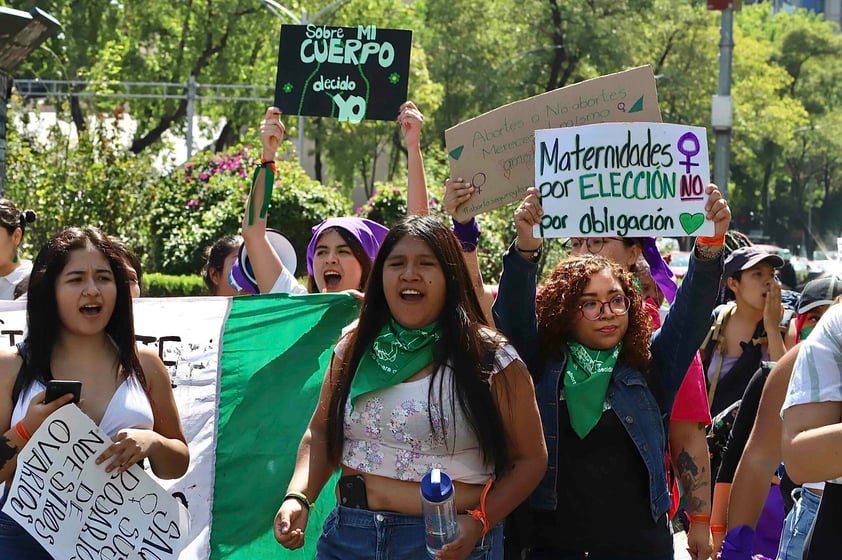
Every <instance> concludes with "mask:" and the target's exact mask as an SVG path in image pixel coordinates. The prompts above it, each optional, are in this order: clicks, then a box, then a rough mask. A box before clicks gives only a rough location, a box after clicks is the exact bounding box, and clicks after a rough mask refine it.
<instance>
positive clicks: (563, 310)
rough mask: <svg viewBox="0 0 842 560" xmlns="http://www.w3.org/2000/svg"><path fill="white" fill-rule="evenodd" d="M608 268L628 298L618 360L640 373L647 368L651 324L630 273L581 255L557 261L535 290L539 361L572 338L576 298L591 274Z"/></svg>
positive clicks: (559, 348) (609, 262)
mask: <svg viewBox="0 0 842 560" xmlns="http://www.w3.org/2000/svg"><path fill="white" fill-rule="evenodd" d="M604 270H608V271H610V272H611V275H612V276H614V278H616V279H617V280H619V281H620V284H621V285H622V287H623V293H624V294H625V295H626V296H627V297H628V298H629V300H631V306H630V307H629V313H628V316H629V326H628V330H627V331H626V335H625V336H624V337H623V350H622V352H621V353H620V359H621V360H625V361H626V362H627V363H628V364H629V365H631V366H633V367H635V368H637V369H639V370H640V371H642V372H644V373H648V371H649V362H650V360H651V359H652V355H651V354H650V352H649V339H650V338H651V336H652V325H651V321H650V318H649V314H648V313H647V312H646V310H645V309H644V307H643V297H642V296H641V295H640V293H639V292H638V291H637V289H636V288H635V286H634V283H633V277H632V274H631V273H629V272H626V271H625V270H624V269H623V268H622V267H621V266H620V265H619V264H617V263H615V262H614V261H611V260H609V259H606V258H605V257H600V256H599V255H585V256H582V257H572V258H569V259H567V260H564V261H561V262H560V263H559V264H558V265H557V266H556V267H555V269H554V270H553V272H552V274H550V277H549V279H548V280H547V281H546V282H545V283H544V286H543V287H542V289H541V290H540V291H539V293H538V297H537V301H536V311H537V314H538V348H539V352H540V357H541V361H542V363H546V361H547V359H548V358H549V357H550V356H552V355H553V354H556V353H558V352H559V350H561V349H562V348H563V347H564V345H565V343H567V341H569V340H571V339H572V334H573V324H574V322H575V321H578V320H579V319H580V317H578V316H577V314H578V313H579V310H578V308H577V305H578V302H579V298H580V297H581V295H582V292H584V291H585V288H586V287H587V285H588V282H589V281H590V279H591V276H593V275H594V274H597V273H599V272H602V271H604Z"/></svg>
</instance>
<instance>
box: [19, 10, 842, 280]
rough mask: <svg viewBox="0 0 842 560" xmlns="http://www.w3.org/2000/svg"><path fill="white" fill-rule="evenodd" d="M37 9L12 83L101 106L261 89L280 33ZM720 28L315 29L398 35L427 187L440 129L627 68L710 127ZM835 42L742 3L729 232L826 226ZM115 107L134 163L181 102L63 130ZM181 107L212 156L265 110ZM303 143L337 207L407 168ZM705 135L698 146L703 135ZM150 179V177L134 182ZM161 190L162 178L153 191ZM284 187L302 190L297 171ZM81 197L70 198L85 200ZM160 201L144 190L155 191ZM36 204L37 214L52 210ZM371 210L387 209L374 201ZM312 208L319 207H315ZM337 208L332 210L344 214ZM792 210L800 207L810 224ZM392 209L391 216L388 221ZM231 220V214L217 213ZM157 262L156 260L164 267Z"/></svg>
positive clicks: (694, 19) (501, 24)
mask: <svg viewBox="0 0 842 560" xmlns="http://www.w3.org/2000/svg"><path fill="white" fill-rule="evenodd" d="M330 3H331V2H330V0H314V1H311V0H296V1H289V2H284V5H285V6H286V7H288V8H289V9H290V10H291V12H292V13H294V14H302V13H303V12H304V11H305V10H306V12H307V14H308V15H309V16H310V17H312V16H314V15H315V14H317V13H318V12H319V10H320V9H322V8H323V7H325V6H327V5H328V4H330ZM10 4H11V5H12V6H13V7H17V8H21V9H29V8H31V7H32V6H33V5H34V2H32V1H31V0H13V1H11V2H10ZM38 5H39V7H41V8H43V9H46V10H48V11H50V12H51V13H53V14H54V15H56V17H57V18H58V19H59V20H60V21H61V22H62V23H63V25H64V32H63V34H62V35H61V36H58V37H55V38H53V39H51V40H49V41H48V43H47V45H46V47H45V48H42V49H39V50H38V51H37V52H35V53H33V55H32V56H30V57H29V59H28V60H27V61H26V63H25V64H24V66H23V67H22V68H21V69H20V71H19V72H18V76H21V77H42V78H62V79H85V80H92V81H94V82H96V83H98V84H100V85H96V86H92V89H95V90H96V91H97V92H98V93H110V94H116V93H117V92H115V91H114V89H113V87H112V86H109V85H107V83H108V82H110V81H112V80H122V81H150V82H153V81H166V82H173V83H185V82H186V81H187V79H188V77H190V76H193V77H195V78H196V80H197V81H198V82H200V83H232V84H255V85H262V84H265V85H271V84H272V83H273V81H274V73H275V68H276V62H277V37H278V32H279V27H280V24H281V22H280V21H279V20H278V19H277V18H275V16H274V15H272V14H270V13H269V12H268V11H267V10H266V9H265V7H264V6H262V5H261V4H260V2H258V1H257V0H233V1H231V0H228V1H223V0H207V1H205V2H193V1H188V2H162V1H161V0H150V1H149V2H121V1H116V2H115V1H111V0H90V1H86V2H81V3H80V2H76V1H71V0H48V1H46V2H39V3H38ZM719 16H720V13H719V12H716V11H709V10H707V9H706V7H705V2H702V1H701V0H682V1H680V2H675V1H673V0H590V1H588V2H563V1H561V0H522V1H519V2H514V1H512V0H505V1H499V2H480V1H479V0H416V1H414V2H402V1H400V0H348V1H346V2H344V3H341V5H340V6H339V7H338V8H337V9H335V10H334V11H332V12H330V13H327V14H322V15H321V16H320V21H319V23H323V24H326V25H350V26H353V25H357V24H360V23H364V24H374V25H377V26H378V27H393V28H403V29H412V30H413V54H412V66H411V76H410V90H409V97H410V99H412V100H414V101H415V102H416V103H417V104H418V106H419V108H420V109H421V110H422V112H424V113H425V115H426V116H427V120H426V123H425V127H424V134H423V141H424V143H425V146H424V150H425V156H426V159H427V160H428V161H427V169H428V173H429V174H430V183H431V184H436V185H439V186H440V185H442V184H443V183H444V180H445V179H446V177H447V175H448V172H447V165H446V162H447V159H446V157H444V156H443V153H442V151H441V148H442V146H443V135H444V130H445V129H446V128H448V127H450V126H453V125H454V124H456V123H458V122H460V121H463V120H465V119H467V118H471V117H474V116H476V115H478V114H480V113H482V112H484V111H487V110H489V109H492V108H494V107H497V106H500V105H503V104H505V103H507V102H511V101H515V100H518V99H523V98H524V97H527V96H530V95H534V94H537V93H541V92H543V91H546V90H548V89H552V88H555V87H559V86H564V85H568V84H571V83H575V82H577V81H580V80H584V79H588V78H592V77H595V76H598V75H602V74H606V73H610V72H615V71H619V70H622V69H624V68H627V67H629V66H633V65H640V64H650V65H652V67H653V69H654V71H655V73H656V74H657V75H658V76H659V81H658V92H659V98H660V105H661V111H662V115H663V118H664V120H665V121H666V122H678V123H685V124H692V125H700V126H708V123H709V122H710V99H711V96H712V95H713V94H714V93H715V92H716V85H717V74H718V65H717V59H718V46H717V45H718V42H719ZM838 31H839V30H838V28H837V27H836V26H834V25H832V24H829V23H827V22H825V21H824V20H823V19H822V18H821V17H820V16H815V15H810V14H808V13H806V12H803V11H798V12H796V13H794V14H787V13H783V12H782V13H778V14H776V15H773V14H772V11H771V10H770V5H769V3H761V4H759V5H746V6H745V7H744V9H743V10H741V11H740V12H737V13H736V15H735V29H734V35H735V43H736V46H735V49H734V55H733V85H732V94H733V100H734V128H733V135H732V148H731V149H732V160H731V170H730V171H731V175H730V176H731V184H730V185H729V198H730V200H731V202H732V207H733V208H734V210H735V214H736V216H735V217H736V221H737V225H738V226H739V227H741V228H742V229H745V230H752V229H760V230H763V231H765V232H766V234H767V235H769V236H770V237H772V238H773V239H775V240H777V241H778V242H780V243H782V244H787V245H792V244H793V239H795V238H798V239H800V238H801V237H802V236H803V237H808V238H809V237H810V236H811V235H813V234H815V235H816V236H817V237H821V236H822V235H823V234H825V233H828V232H834V231H838V230H839V229H840V228H842V216H840V215H839V212H838V210H837V211H834V209H835V208H838V204H839V203H840V202H842V189H840V187H839V186H838V185H839V184H840V179H842V177H840V173H842V155H840V150H839V147H840V145H841V144H842V138H841V137H842V129H840V127H839V122H840V119H841V118H842V116H841V115H842V108H840V100H842V93H841V92H842V88H840V87H839V84H840V83H842V66H840V65H839V64H838V60H840V55H842V44H841V43H840V42H842V36H840V34H839V33H838ZM238 93H243V92H238ZM115 106H120V107H122V108H125V109H126V110H128V111H129V112H130V113H131V115H132V117H133V118H134V119H136V120H137V121H138V127H137V131H136V133H135V134H134V137H133V138H132V142H131V149H132V151H133V152H135V153H140V154H145V153H146V152H147V151H149V150H157V149H158V147H159V146H160V142H157V139H159V138H161V136H162V135H163V133H164V132H165V131H167V130H170V129H172V130H174V131H176V132H179V131H182V132H183V127H184V120H185V119H184V116H185V113H186V101H184V100H181V99H144V100H134V101H132V102H131V105H130V106H128V105H127V104H126V103H124V100H121V99H120V98H119V97H117V98H102V97H99V98H84V99H83V98H80V97H75V98H73V99H72V100H71V101H70V103H69V104H66V105H65V106H64V107H61V106H60V110H62V111H66V112H67V113H68V114H69V117H64V118H65V119H70V118H72V120H73V121H74V122H75V123H76V126H77V129H78V130H85V129H86V128H89V127H90V128H97V127H96V126H92V125H91V124H90V123H91V122H93V121H91V120H90V119H86V116H90V115H96V114H98V113H99V112H107V113H111V112H112V111H113V110H114V107H115ZM196 109H197V112H198V114H201V115H203V116H209V117H211V119H214V120H215V122H224V123H226V126H225V127H224V129H223V132H222V133H221V138H220V142H218V143H217V144H216V145H215V146H214V147H213V149H215V150H221V149H222V148H223V145H224V144H228V145H232V143H234V142H235V140H236V139H237V138H238V137H239V136H240V135H243V134H247V133H246V132H245V129H244V128H243V127H242V126H241V125H242V124H243V123H246V124H249V125H253V124H256V123H257V122H259V119H260V116H261V115H262V113H263V110H264V103H234V102H230V103H226V102H210V101H203V102H199V103H198V106H197V108H196ZM286 124H287V125H288V127H289V128H288V132H289V133H290V134H291V135H292V136H293V137H294V135H295V134H296V133H297V130H296V126H297V124H296V119H290V118H287V119H286ZM86 134H87V133H85V134H81V136H82V137H85V136H86ZM95 134H99V133H95ZM307 135H308V137H310V138H313V139H314V140H315V141H316V149H315V154H314V155H315V159H316V162H317V165H316V169H317V171H316V178H317V179H321V178H322V177H330V178H331V181H332V182H333V184H334V185H335V187H336V188H337V189H339V190H341V191H342V192H343V193H344V194H345V195H349V194H350V192H351V191H352V190H353V189H354V188H358V187H364V189H365V192H366V195H367V196H368V197H371V196H373V195H374V194H375V184H377V183H378V182H385V183H384V184H387V185H390V186H391V185H395V186H396V188H398V189H399V190H401V189H402V188H403V187H402V185H403V184H405V170H404V168H405V158H404V151H403V147H402V145H401V144H402V143H401V137H400V132H399V128H398V126H397V125H396V124H394V123H389V122H380V123H363V124H361V125H350V124H348V123H342V124H340V123H338V122H335V121H331V120H329V119H324V118H322V119H312V118H308V119H307ZM709 138H710V142H709V145H710V146H711V148H712V147H713V145H714V141H713V134H712V131H711V134H710V136H709ZM83 144H84V140H82V141H80V145H81V146H83ZM27 145H28V144H26V142H24V145H23V146H22V147H14V146H12V145H11V142H10V148H11V149H18V150H23V149H25V147H26V146H27ZM74 157H75V156H74ZM148 157H151V156H148ZM208 157H209V156H208ZM121 161H122V160H121ZM132 161H134V160H132V159H131V158H129V159H126V160H125V165H126V166H127V167H130V165H129V162H132ZM139 161H145V160H144V159H143V158H141V159H140V160H139ZM198 161H199V160H197V164H198ZM68 165H69V164H68ZM118 167H119V166H118ZM322 169H323V170H324V172H322ZM383 170H385V171H383ZM32 175H33V176H38V171H37V170H32ZM18 176H19V177H20V176H21V175H18ZM185 177H186V175H185ZM90 178H91V177H88V178H87V179H90ZM87 179H85V178H84V177H81V178H77V177H74V180H77V181H83V180H87ZM154 179H155V177H154V173H150V174H149V177H147V178H145V179H144V181H147V182H148V181H150V180H154ZM169 180H173V179H172V178H170V179H168V180H167V181H165V183H166V182H168V181H169ZM217 180H218V179H213V181H217ZM219 180H221V179H219ZM298 183H300V184H302V185H310V184H309V183H307V180H306V179H305V178H304V176H303V174H302V176H301V177H300V181H298ZM142 184H143V181H141V185H142ZM76 185H77V186H82V185H83V184H82V183H76ZM84 187H85V188H84V190H85V192H88V191H95V190H97V188H98V187H89V186H88V185H87V184H85V185H84ZM240 187H242V185H240ZM131 188H134V187H133V186H132V187H131ZM139 188H142V187H139ZM232 188H233V184H232ZM308 188H309V187H308ZM314 188H315V187H314ZM67 189H68V192H67V193H66V196H67V197H69V199H71V200H74V204H75V203H76V202H75V199H74V197H79V198H82V199H84V198H85V196H84V195H79V194H78V193H76V192H73V191H72V187H67ZM213 189H214V187H212V188H211V190H213ZM80 190H81V189H80ZM129 190H131V189H129ZM158 190H159V189H153V190H152V191H151V192H152V193H153V194H156V195H157V192H158ZM187 190H188V191H189V190H190V189H187ZM238 192H239V191H238ZM313 192H315V190H314V191H313ZM325 192H327V190H326V191H325ZM126 196H128V195H126ZM193 196H194V198H192V199H190V198H184V197H182V198H181V199H179V200H180V202H179V203H180V204H182V205H183V204H186V202H187V201H188V200H200V199H198V198H195V197H196V196H198V193H195V192H194V193H193ZM240 196H242V193H240ZM39 200H41V201H43V202H44V203H46V204H53V202H52V201H53V199H50V198H46V197H42V198H41V199H39ZM202 200H203V199H202ZM337 200H339V198H337ZM36 202H37V201H36ZM375 202H376V203H377V204H376V205H378V204H380V203H382V205H387V203H389V204H391V203H392V202H396V201H395V200H392V199H391V198H390V197H385V198H383V197H381V198H378V199H377V200H376V201H375ZM238 204H241V201H240V202H239V203H237V204H234V203H233V202H232V203H230V207H225V208H224V210H225V212H229V211H234V210H235V207H238ZM319 204H321V203H319ZM324 204H327V205H328V206H330V205H331V204H333V202H331V203H330V204H328V203H327V199H325V202H324ZM342 205H347V204H346V202H344V201H343V202H342ZM834 205H836V206H834ZM330 208H331V209H330V211H325V212H324V213H319V214H318V215H316V214H315V212H314V213H313V214H309V215H307V217H306V220H304V221H307V222H308V223H307V226H308V227H309V226H310V225H312V224H313V223H316V222H317V221H318V220H319V219H321V218H322V217H324V216H326V215H336V214H339V213H341V212H338V211H334V210H336V209H337V207H336V206H330ZM808 208H809V209H812V212H811V213H809V214H808V212H807V209H808ZM35 209H36V210H39V208H37V207H36V208H35ZM182 210H184V208H179V212H181V211H182ZM322 210H324V209H322ZM322 210H320V212H322ZM511 210H512V209H511V208H510V209H504V210H501V211H500V212H501V221H500V227H497V221H496V219H492V218H491V217H490V216H491V215H489V217H488V222H489V224H488V225H487V226H486V229H487V230H488V231H492V230H493V231H498V230H499V231H500V242H499V243H500V244H499V246H497V245H495V244H496V243H497V241H496V240H494V241H488V243H489V245H488V246H489V247H493V249H491V251H493V252H489V255H488V259H487V260H490V261H495V262H496V261H499V249H501V248H502V247H504V246H505V244H506V243H505V242H504V241H503V239H504V238H505V237H506V236H507V235H508V234H510V233H511V232H509V231H506V227H508V226H504V224H508V222H509V221H510V216H511ZM190 211H191V212H192V213H194V214H195V213H196V211H195V209H192V210H190ZM278 211H279V212H281V213H282V212H285V211H286V210H281V209H280V208H279V209H278ZM47 212H48V213H50V214H56V215H61V214H62V212H63V211H61V210H56V211H53V210H52V207H50V209H49V210H48V211H47ZM219 212H222V210H219ZM390 212H391V213H392V214H395V215H400V210H399V209H397V208H393V209H392V210H390ZM106 213H107V212H106ZM281 213H278V216H279V217H282V216H281ZM42 214H44V212H42ZM199 214H202V215H204V212H199ZM238 214H239V210H238V209H237V211H236V212H234V214H233V215H238ZM751 216H754V218H751ZM288 217H289V218H296V217H297V216H293V215H290V216H288ZM485 218H486V217H483V218H481V222H482V221H483V220H485ZM109 219H110V218H109ZM115 219H116V218H115ZM145 219H146V218H145V217H144V216H140V217H139V219H138V220H135V219H134V218H124V220H125V221H127V222H129V221H131V222H137V223H138V224H141V225H140V227H139V229H138V232H139V233H134V232H133V231H130V232H127V234H129V235H135V236H136V237H137V238H138V243H140V244H141V247H144V248H145V247H149V248H150V250H154V255H153V256H154V258H153V259H152V261H153V262H154V263H155V265H156V266H162V267H163V266H167V267H169V266H175V259H176V257H178V258H182V257H183V258H187V257H186V253H185V252H184V251H186V249H184V248H181V249H178V248H177V247H176V246H177V245H178V243H177V242H176V241H172V240H170V241H167V243H171V244H172V251H170V253H171V256H170V257H166V256H165V255H164V253H163V247H164V246H163V242H162V241H160V240H157V241H156V242H155V243H152V242H151V241H149V240H148V239H147V238H145V237H144V235H145V234H144V233H143V227H146V226H143V224H144V221H143V220H145ZM204 219H205V220H206V223H202V224H199V225H200V226H201V228H204V229H203V230H202V231H203V232H204V233H202V235H203V236H204V235H208V236H209V235H210V234H211V232H212V230H213V229H214V228H221V226H222V225H223V222H224V225H225V228H224V229H225V230H230V229H231V228H234V230H236V225H237V223H238V222H237V221H236V220H238V218H237V219H234V221H231V220H232V219H233V218H230V217H229V218H226V220H228V221H225V220H223V219H222V218H221V217H217V218H213V219H212V218H210V217H208V218H204ZM273 219H274V218H273ZM805 220H806V222H805ZM808 222H812V224H811V225H812V231H810V232H807V231H806V230H807V225H808ZM194 226H195V224H194ZM156 227H158V225H157V224H156ZM304 229H306V228H304ZM179 231H181V233H183V235H185V236H186V238H185V239H186V243H185V244H186V246H190V247H193V246H196V245H197V244H199V245H201V243H203V242H204V240H203V241H201V242H200V241H199V240H198V238H197V237H196V232H195V231H188V230H186V229H185V230H183V231H182V230H179ZM157 233H159V230H156V234H157ZM504 234H506V235H504ZM191 235H192V237H191ZM506 241H507V240H506ZM484 242H485V238H484ZM144 250H145V249H144ZM179 251H181V252H179ZM167 258H169V259H171V260H172V263H169V261H168V264H166V265H164V264H163V262H164V260H165V259H167ZM190 258H191V259H194V261H195V258H194V257H190ZM188 260H189V259H188ZM179 266H183V268H185V270H186V269H191V267H192V266H193V265H192V264H190V265H188V264H187V263H186V261H185V264H183V265H179ZM484 266H485V265H484ZM489 266H492V265H489ZM493 266H496V265H493ZM191 270H195V269H191ZM488 272H489V274H491V273H492V272H494V270H492V269H489V271H488Z"/></svg>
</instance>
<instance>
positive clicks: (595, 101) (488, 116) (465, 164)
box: [445, 66, 661, 218]
mask: <svg viewBox="0 0 842 560" xmlns="http://www.w3.org/2000/svg"><path fill="white" fill-rule="evenodd" d="M602 122H661V110H660V108H659V107H658V94H657V91H656V89H655V75H654V74H653V73H652V68H651V67H650V66H641V67H639V68H633V69H631V70H626V71H625V72H618V73H616V74H609V75H606V76H600V77H599V78H594V79H592V80H587V81H584V82H580V83H578V84H573V85H570V86H567V87H563V88H559V89H556V90H553V91H549V92H547V93H542V94H541V95H536V96H535V97H530V98H528V99H523V100H521V101H516V102H514V103H510V104H508V105H504V106H503V107H499V108H497V109H494V110H493V111H489V112H488V113H485V114H483V115H480V116H478V117H476V118H473V119H470V120H468V121H465V122H463V123H459V124H457V125H456V126H454V127H451V128H449V129H447V130H446V131H445V143H446V145H447V153H448V161H449V162H450V176H451V177H462V178H464V179H466V180H470V181H471V182H472V183H473V185H474V187H475V188H476V190H475V191H474V194H473V196H471V199H470V200H469V201H468V202H466V203H465V204H463V205H462V206H461V207H460V208H459V210H458V212H459V214H460V216H464V217H466V218H467V217H470V216H476V215H477V214H481V213H483V212H488V211H489V210H493V209H494V208H500V207H501V206H505V205H506V204H510V203H512V202H516V201H519V200H521V199H522V198H523V197H524V195H525V193H526V189H528V188H529V187H531V186H533V185H534V184H535V131H536V130H538V129H544V128H563V127H572V126H581V125H587V124H594V123H602Z"/></svg>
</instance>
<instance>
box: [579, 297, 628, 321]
mask: <svg viewBox="0 0 842 560" xmlns="http://www.w3.org/2000/svg"><path fill="white" fill-rule="evenodd" d="M606 305H607V306H608V309H610V310H611V313H613V314H614V315H625V314H626V313H628V311H629V307H630V306H631V300H630V299H629V298H627V297H626V296H620V295H617V296H614V297H612V298H611V299H610V300H608V301H586V302H585V303H583V304H582V305H580V306H579V307H578V309H579V311H581V312H582V317H584V318H585V319H587V320H588V321H596V320H597V319H599V318H600V317H602V315H603V314H604V313H605V306H606Z"/></svg>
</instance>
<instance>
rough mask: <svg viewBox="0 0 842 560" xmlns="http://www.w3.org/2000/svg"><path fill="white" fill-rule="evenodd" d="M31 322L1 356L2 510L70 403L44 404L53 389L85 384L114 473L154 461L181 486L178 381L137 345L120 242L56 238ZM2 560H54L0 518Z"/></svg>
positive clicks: (87, 406) (40, 275) (83, 233)
mask: <svg viewBox="0 0 842 560" xmlns="http://www.w3.org/2000/svg"><path fill="white" fill-rule="evenodd" d="M26 316H27V324H28V326H29V331H28V333H27V336H26V338H25V339H24V341H23V343H21V344H19V345H18V346H17V347H15V348H12V349H10V350H5V351H2V352H0V433H2V434H3V435H2V436H0V481H2V482H5V483H6V485H5V486H3V488H2V490H3V498H2V500H0V502H4V501H5V495H6V492H7V488H8V485H9V484H10V483H11V480H12V477H13V474H14V471H15V464H16V461H15V458H16V457H17V454H18V452H19V451H20V450H21V449H22V448H23V446H24V445H25V444H26V442H27V440H28V439H29V437H30V434H32V433H34V432H35V430H37V429H38V427H39V426H40V424H41V422H43V421H44V419H45V418H46V417H47V416H49V415H50V414H51V413H52V412H54V411H55V410H56V409H58V408H59V407H60V406H63V405H65V404H67V403H68V402H70V400H71V397H72V395H69V394H68V395H64V396H62V397H59V398H58V399H56V400H55V401H53V402H51V403H47V404H45V403H44V402H43V401H44V396H45V390H44V389H45V387H46V385H47V383H48V382H49V381H50V380H52V379H65V380H76V381H81V382H82V394H81V396H82V401H81V403H80V408H81V409H82V410H83V411H84V412H85V413H86V414H87V415H88V416H90V417H91V419H92V420H93V421H94V422H96V423H97V424H98V425H99V427H100V428H102V429H103V431H105V433H107V434H108V435H109V436H110V437H111V438H112V439H113V443H112V444H111V446H110V447H109V448H108V449H107V450H106V451H105V452H104V453H103V454H102V455H101V456H100V457H98V458H97V463H98V464H100V465H101V466H102V467H103V468H104V469H105V471H106V472H109V473H114V474H118V473H121V472H124V471H126V470H127V469H128V468H129V467H130V466H132V465H134V464H135V463H138V462H140V461H143V460H144V459H149V463H150V465H151V467H152V472H154V473H155V475H156V476H157V477H159V478H179V477H181V476H182V475H183V474H184V473H185V472H186V471H187V466H188V462H189V451H188V449H187V443H186V440H185V437H184V432H183V430H182V428H181V420H180V419H179V416H178V410H176V405H175V398H174V397H173V392H172V386H171V384H170V376H169V372H168V371H167V369H166V367H164V364H163V363H162V362H161V359H160V358H159V357H158V354H157V353H156V352H155V351H154V350H152V349H149V348H145V347H141V348H138V347H137V345H136V344H135V335H134V318H133V316H132V298H131V295H130V292H129V281H128V276H127V273H126V269H125V261H124V259H123V257H122V255H121V253H120V251H119V249H118V248H117V247H116V245H115V244H114V243H113V241H112V240H111V238H109V237H108V236H107V235H105V234H103V233H102V232H100V231H99V230H97V229H95V228H85V229H75V228H74V229H68V230H65V231H63V232H61V233H58V234H56V235H55V236H53V237H52V239H50V240H49V241H48V242H47V243H46V244H45V245H44V246H43V247H42V248H41V250H40V251H39V253H38V256H37V257H36V259H35V262H34V264H33V269H32V275H31V277H30V284H29V299H28V300H27V304H26ZM0 558H26V559H27V560H41V559H44V560H49V559H50V558H51V557H50V555H49V554H47V552H46V551H45V550H44V549H43V548H42V547H41V545H40V544H38V542H37V541H35V540H34V539H33V538H32V537H31V536H29V534H28V533H27V532H26V531H25V530H24V529H23V528H21V527H20V526H18V525H17V523H15V522H14V521H13V520H12V519H10V518H9V517H8V516H6V515H5V514H3V513H0Z"/></svg>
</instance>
